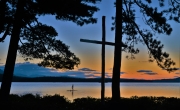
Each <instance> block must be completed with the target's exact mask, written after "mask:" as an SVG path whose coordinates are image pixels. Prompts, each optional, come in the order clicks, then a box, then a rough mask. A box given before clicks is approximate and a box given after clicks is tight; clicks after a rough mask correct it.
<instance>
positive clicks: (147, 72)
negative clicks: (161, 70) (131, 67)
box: [137, 70, 158, 75]
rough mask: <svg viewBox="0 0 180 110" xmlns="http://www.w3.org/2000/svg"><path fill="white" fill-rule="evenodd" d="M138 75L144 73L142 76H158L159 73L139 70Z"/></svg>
mask: <svg viewBox="0 0 180 110" xmlns="http://www.w3.org/2000/svg"><path fill="white" fill-rule="evenodd" d="M137 72H138V73H143V74H142V75H144V74H146V75H157V74H158V73H156V72H153V71H151V70H138V71H137Z"/></svg>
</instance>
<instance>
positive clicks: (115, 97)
mask: <svg viewBox="0 0 180 110" xmlns="http://www.w3.org/2000/svg"><path fill="white" fill-rule="evenodd" d="M121 8H122V1H121V0H116V19H115V20H116V21H115V22H116V25H115V48H114V67H113V76H112V101H113V102H116V101H119V100H120V69H121V50H122V49H121V47H122V45H121V42H122V19H121V15H122V9H121Z"/></svg>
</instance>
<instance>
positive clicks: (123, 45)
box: [80, 39, 127, 47]
mask: <svg viewBox="0 0 180 110" xmlns="http://www.w3.org/2000/svg"><path fill="white" fill-rule="evenodd" d="M80 42H86V43H94V44H103V43H102V41H98V40H88V39H80ZM104 43H105V45H110V46H115V43H113V42H104ZM121 45H122V47H127V45H125V44H124V43H121Z"/></svg>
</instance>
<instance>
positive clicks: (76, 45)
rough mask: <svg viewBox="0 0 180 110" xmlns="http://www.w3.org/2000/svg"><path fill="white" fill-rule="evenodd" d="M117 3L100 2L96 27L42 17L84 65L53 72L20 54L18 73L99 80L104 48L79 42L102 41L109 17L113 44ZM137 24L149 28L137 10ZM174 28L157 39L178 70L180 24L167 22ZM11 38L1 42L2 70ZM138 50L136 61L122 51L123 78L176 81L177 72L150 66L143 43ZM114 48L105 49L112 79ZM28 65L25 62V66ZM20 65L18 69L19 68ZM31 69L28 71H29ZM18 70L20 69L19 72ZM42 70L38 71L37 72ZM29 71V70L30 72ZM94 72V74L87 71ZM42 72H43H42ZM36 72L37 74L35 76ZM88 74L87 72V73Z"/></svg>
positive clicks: (107, 39)
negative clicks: (168, 34)
mask: <svg viewBox="0 0 180 110" xmlns="http://www.w3.org/2000/svg"><path fill="white" fill-rule="evenodd" d="M114 1H115V0H102V2H100V3H98V4H97V6H98V7H99V8H100V11H98V12H96V13H95V14H94V17H95V18H98V22H97V23H96V24H88V25H84V26H82V27H80V26H77V25H76V24H74V23H72V22H69V21H57V20H55V17H53V16H42V17H40V18H39V21H41V22H42V23H45V24H47V25H51V26H53V27H54V28H55V29H56V31H57V32H58V36H57V39H60V40H61V41H63V42H64V43H65V44H66V45H68V46H70V50H71V51H72V52H74V53H75V55H76V56H78V57H79V58H80V60H81V64H80V65H79V67H78V68H75V69H74V70H71V71H66V70H65V71H62V70H52V69H49V68H42V67H38V66H37V65H35V63H38V62H39V60H37V59H35V60H33V61H30V63H27V62H25V61H24V60H23V58H22V57H20V55H19V54H18V55H17V60H16V63H17V64H16V69H15V74H21V75H22V76H31V77H34V76H39V75H40V74H41V75H43V74H44V75H46V76H58V75H67V76H79V77H87V76H88V77H99V76H100V73H101V45H98V44H89V43H84V42H80V39H81V38H83V39H92V40H101V39H102V37H101V36H102V31H101V30H102V27H101V25H102V21H101V19H102V16H106V41H108V42H114V31H111V27H112V22H113V20H112V19H111V18H112V16H114V15H115V7H114ZM165 2H166V7H165V8H167V7H168V5H167V4H168V1H167V0H166V1H165ZM152 6H158V5H157V1H154V0H153V4H152ZM136 16H137V23H138V24H139V25H140V27H141V28H146V27H148V26H146V25H145V24H144V22H143V20H142V15H141V14H140V13H139V10H138V9H137V15H136ZM168 23H170V24H171V26H172V28H173V32H172V34H171V35H170V36H166V35H162V34H161V35H158V34H157V35H156V36H155V38H157V39H159V40H161V42H162V43H163V44H164V51H166V52H168V53H170V57H171V58H172V59H173V60H174V61H175V62H176V64H177V65H176V66H177V67H179V53H180V43H179V41H180V37H179V28H180V24H178V23H175V22H173V21H168ZM9 38H10V37H7V38H6V40H5V42H4V43H0V65H1V69H2V67H3V65H4V64H5V61H6V56H7V51H8V45H9ZM136 47H138V48H139V50H140V53H139V54H138V55H136V56H135V57H136V59H135V60H128V59H126V58H125V56H126V55H127V53H124V52H123V56H122V69H121V71H122V73H123V74H122V75H121V77H123V78H140V79H143V78H148V79H154V78H158V79H159V78H174V77H177V76H178V75H179V74H176V73H178V71H176V72H174V73H171V74H169V73H167V72H166V71H164V70H162V69H160V68H159V67H157V64H156V63H148V62H147V61H148V51H147V48H146V46H144V45H142V44H138V45H136ZM113 53H114V48H113V47H112V46H106V73H107V77H111V75H112V68H113V55H114V54H113ZM24 62H25V63H24ZM17 65H19V66H17ZM23 65H26V66H27V65H29V67H32V68H33V67H34V68H36V69H35V70H32V69H27V68H25V67H24V66H23ZM29 67H28V68H29ZM17 68H19V69H17ZM20 68H22V69H23V71H24V72H19V71H20ZM37 68H39V69H37ZM26 69H27V70H28V71H27V70H26ZM82 69H86V71H82ZM88 69H89V70H94V71H88ZM41 70H42V71H41ZM35 71H37V73H35ZM87 71H88V72H87Z"/></svg>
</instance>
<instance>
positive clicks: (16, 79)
mask: <svg viewBox="0 0 180 110" xmlns="http://www.w3.org/2000/svg"><path fill="white" fill-rule="evenodd" d="M0 82H2V74H0ZM13 82H101V78H73V77H53V76H52V77H49V76H48V77H45V76H44V77H33V78H30V77H20V76H14V77H13ZM105 82H111V78H106V79H105ZM120 82H152V83H153V82H162V83H164V82H168V83H175V82H176V83H180V78H174V79H160V80H143V79H124V78H121V79H120Z"/></svg>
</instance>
